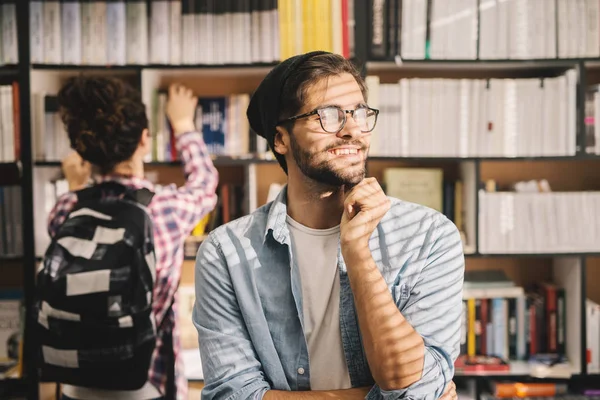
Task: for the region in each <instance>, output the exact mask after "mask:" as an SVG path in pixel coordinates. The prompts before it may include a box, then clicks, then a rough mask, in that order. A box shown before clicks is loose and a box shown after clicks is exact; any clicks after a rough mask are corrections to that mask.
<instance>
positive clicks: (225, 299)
mask: <svg viewBox="0 0 600 400" xmlns="http://www.w3.org/2000/svg"><path fill="white" fill-rule="evenodd" d="M286 193H287V191H286V188H284V189H283V190H282V191H281V192H280V194H279V196H278V197H277V198H276V199H275V200H274V201H273V202H271V203H269V204H267V205H265V206H263V207H261V208H259V209H257V210H256V211H255V212H253V213H252V214H250V215H248V216H245V217H243V218H240V219H238V220H235V221H233V222H230V223H228V224H225V225H223V226H221V227H219V228H217V229H215V230H214V231H212V232H211V233H210V235H209V236H208V238H207V239H206V240H205V241H204V242H203V243H202V246H201V247H200V249H199V251H198V255H197V258H196V270H195V281H196V282H195V284H196V303H195V306H194V312H193V317H192V318H193V322H194V325H195V326H196V328H197V330H198V337H199V344H200V354H201V358H202V367H203V370H204V382H205V386H204V389H203V390H202V399H206V400H208V399H219V400H225V399H227V400H229V399H231V400H233V399H261V398H262V397H263V395H264V393H265V392H266V391H267V390H269V389H273V390H292V391H303V390H310V368H309V359H308V348H307V344H306V339H305V336H304V333H303V326H302V325H303V320H304V318H303V315H302V290H301V286H300V285H301V283H300V274H299V271H298V266H297V265H296V262H295V260H294V254H293V252H292V246H291V242H290V234H289V231H288V226H287V223H286V215H287V207H286ZM390 200H391V202H392V204H391V209H390V210H389V211H388V213H387V214H386V215H385V216H384V217H383V219H382V220H381V222H380V223H379V225H378V226H377V229H376V230H375V231H374V232H373V234H372V236H371V238H370V242H369V245H370V248H371V252H372V256H373V259H374V260H375V262H376V263H377V266H378V267H379V270H380V272H381V274H382V276H383V278H384V279H385V281H386V282H387V284H388V287H389V289H390V292H391V294H392V297H393V299H394V301H395V302H396V304H397V306H398V309H399V310H400V312H401V313H402V315H404V317H405V318H406V319H407V320H408V322H409V323H410V324H411V325H412V326H413V327H414V329H415V330H416V331H417V332H419V334H421V336H422V337H423V339H424V343H425V361H424V366H423V374H422V376H421V379H420V380H419V381H418V382H416V383H414V384H412V385H411V386H409V387H407V388H404V389H401V390H394V391H384V390H381V389H380V388H379V387H378V386H377V384H376V382H375V381H374V380H373V377H372V375H371V373H370V370H369V364H368V363H367V358H366V355H365V351H364V348H363V346H362V342H361V333H360V329H359V325H358V321H357V317H356V310H355V307H354V299H353V295H352V290H351V288H350V282H349V279H348V274H347V270H346V265H345V263H344V260H343V258H342V255H341V251H340V250H339V249H338V261H337V262H338V269H339V273H340V329H341V336H342V345H343V348H344V352H345V355H346V361H347V365H348V370H349V375H350V380H351V383H352V387H363V386H372V389H371V391H370V392H369V394H368V396H367V398H368V399H381V398H383V399H435V398H438V397H440V396H441V394H442V392H443V390H444V389H445V387H446V384H447V383H449V382H450V381H451V380H452V378H453V375H454V366H453V364H454V361H455V360H456V358H457V356H458V354H459V347H460V329H461V325H460V324H461V322H460V321H461V318H460V317H461V305H462V304H461V302H462V283H463V277H464V256H463V250H462V243H461V239H460V235H459V233H458V230H457V229H456V227H455V225H454V224H453V223H452V222H451V221H450V220H448V219H447V218H446V217H445V216H444V215H443V214H441V213H438V212H437V211H435V210H432V209H430V208H426V207H423V206H420V205H416V204H413V203H408V202H404V201H400V200H398V199H394V198H390ZM306 251H310V249H306Z"/></svg>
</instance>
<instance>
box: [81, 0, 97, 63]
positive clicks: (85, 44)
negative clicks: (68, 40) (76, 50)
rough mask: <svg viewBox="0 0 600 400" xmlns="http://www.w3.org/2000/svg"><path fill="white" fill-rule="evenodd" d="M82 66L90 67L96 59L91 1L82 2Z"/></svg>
mask: <svg viewBox="0 0 600 400" xmlns="http://www.w3.org/2000/svg"><path fill="white" fill-rule="evenodd" d="M80 12H81V64H83V65H90V64H92V62H93V57H94V42H93V38H94V31H93V29H94V27H93V23H92V20H93V17H94V8H93V6H92V2H91V1H90V0H85V1H82V2H81V5H80Z"/></svg>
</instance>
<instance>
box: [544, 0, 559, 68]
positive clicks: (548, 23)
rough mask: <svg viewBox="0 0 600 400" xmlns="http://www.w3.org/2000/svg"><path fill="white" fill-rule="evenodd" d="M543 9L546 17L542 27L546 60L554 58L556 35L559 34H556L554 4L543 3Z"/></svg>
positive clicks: (555, 54) (552, 2) (550, 2)
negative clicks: (543, 27) (543, 28)
mask: <svg viewBox="0 0 600 400" xmlns="http://www.w3.org/2000/svg"><path fill="white" fill-rule="evenodd" d="M544 9H545V17H546V20H545V22H544V26H545V27H546V30H545V34H544V36H545V44H546V50H545V52H544V53H545V56H546V57H547V58H556V56H557V52H556V47H557V35H558V34H560V32H557V30H558V26H557V22H556V12H557V10H556V2H554V1H549V2H545V3H544ZM559 18H560V17H559Z"/></svg>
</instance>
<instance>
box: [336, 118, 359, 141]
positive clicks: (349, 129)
mask: <svg viewBox="0 0 600 400" xmlns="http://www.w3.org/2000/svg"><path fill="white" fill-rule="evenodd" d="M361 134H362V132H361V130H360V127H359V126H358V124H357V123H356V121H355V120H354V117H353V116H352V114H351V113H346V124H345V125H344V128H343V129H342V130H341V131H339V132H338V133H337V136H338V137H345V138H348V137H352V138H355V137H359V136H361Z"/></svg>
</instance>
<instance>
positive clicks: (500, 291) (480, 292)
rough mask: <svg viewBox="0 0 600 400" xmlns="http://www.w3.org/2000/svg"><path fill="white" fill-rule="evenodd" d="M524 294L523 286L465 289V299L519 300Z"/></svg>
mask: <svg viewBox="0 0 600 400" xmlns="http://www.w3.org/2000/svg"><path fill="white" fill-rule="evenodd" d="M524 294H525V291H524V290H523V288H522V287H521V286H512V287H489V288H465V289H463V299H493V298H496V297H501V298H518V297H521V296H523V295H524Z"/></svg>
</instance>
